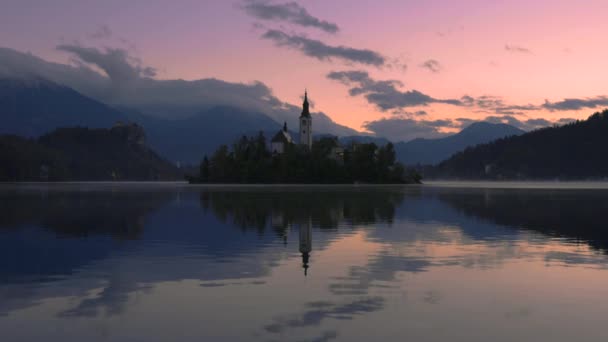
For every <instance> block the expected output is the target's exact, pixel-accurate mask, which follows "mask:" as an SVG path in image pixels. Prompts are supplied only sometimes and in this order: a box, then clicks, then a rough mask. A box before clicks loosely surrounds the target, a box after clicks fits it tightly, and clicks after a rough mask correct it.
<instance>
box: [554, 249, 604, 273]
mask: <svg viewBox="0 0 608 342" xmlns="http://www.w3.org/2000/svg"><path fill="white" fill-rule="evenodd" d="M545 261H546V262H547V263H551V262H559V263H561V264H563V265H564V266H582V265H586V266H594V267H597V268H601V269H606V268H608V266H607V265H606V258H603V257H602V256H601V255H585V254H581V253H575V252H565V251H548V252H546V254H545Z"/></svg>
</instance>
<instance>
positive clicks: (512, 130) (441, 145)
mask: <svg viewBox="0 0 608 342" xmlns="http://www.w3.org/2000/svg"><path fill="white" fill-rule="evenodd" d="M523 133H525V132H524V131H522V130H520V129H519V128H516V127H513V126H510V125H507V124H494V123H489V122H476V123H473V124H471V125H469V126H468V127H466V128H464V129H463V130H462V131H460V132H459V133H457V134H454V135H451V136H448V137H445V138H439V139H414V140H412V141H409V142H399V143H396V144H395V151H396V152H397V159H398V160H399V161H401V162H402V163H404V164H406V165H415V164H423V165H429V164H437V163H439V162H441V161H442V160H445V159H447V158H449V157H450V156H452V155H453V154H454V153H456V152H460V151H463V150H464V149H466V148H467V147H470V146H475V145H478V144H483V143H487V142H490V141H493V140H496V139H500V138H504V137H508V136H513V135H520V134H523Z"/></svg>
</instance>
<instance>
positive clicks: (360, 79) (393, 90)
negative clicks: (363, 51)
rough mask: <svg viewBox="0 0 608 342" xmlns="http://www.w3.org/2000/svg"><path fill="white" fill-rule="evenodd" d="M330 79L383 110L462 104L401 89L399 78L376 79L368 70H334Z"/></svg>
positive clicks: (453, 100) (353, 94) (457, 101)
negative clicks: (434, 104)
mask: <svg viewBox="0 0 608 342" xmlns="http://www.w3.org/2000/svg"><path fill="white" fill-rule="evenodd" d="M327 78H328V79H330V80H335V81H339V82H341V83H343V84H345V85H347V86H350V87H351V89H350V90H349V94H350V96H358V95H364V96H365V98H366V99H367V101H368V102H369V103H371V104H374V105H375V106H376V107H378V108H379V109H380V110H382V111H387V110H394V109H402V108H406V107H416V106H427V105H429V104H431V103H446V104H451V105H455V106H460V105H462V102H461V100H457V99H446V100H442V99H436V98H433V97H431V96H429V95H426V94H423V93H421V92H420V91H417V90H408V91H400V90H398V89H397V88H398V87H402V86H403V83H401V82H400V81H397V80H387V81H376V80H374V79H372V78H371V77H370V76H369V74H368V73H367V72H366V71H358V70H355V71H333V72H330V73H329V74H327Z"/></svg>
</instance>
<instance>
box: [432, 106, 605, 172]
mask: <svg viewBox="0 0 608 342" xmlns="http://www.w3.org/2000/svg"><path fill="white" fill-rule="evenodd" d="M605 146H608V110H605V111H603V112H601V113H595V114H593V115H592V116H590V117H589V118H588V119H587V120H584V121H577V122H574V123H571V124H567V125H564V126H554V127H549V128H543V129H539V130H536V131H533V132H530V133H526V134H523V135H520V136H514V137H508V138H503V139H499V140H496V141H494V142H491V143H488V144H483V145H479V146H476V147H474V148H469V149H466V150H465V151H463V152H461V153H458V154H456V155H454V156H453V157H451V158H450V159H448V160H446V161H444V162H442V163H441V164H439V165H438V167H437V168H435V169H434V170H430V172H428V173H427V174H426V176H431V177H435V178H438V177H439V178H462V179H600V178H601V179H604V178H606V177H607V176H608V160H607V159H606V157H605Z"/></svg>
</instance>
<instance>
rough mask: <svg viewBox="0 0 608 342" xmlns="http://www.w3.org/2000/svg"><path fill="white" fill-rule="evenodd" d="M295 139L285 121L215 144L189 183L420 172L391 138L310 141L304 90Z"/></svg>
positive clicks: (412, 176)
mask: <svg viewBox="0 0 608 342" xmlns="http://www.w3.org/2000/svg"><path fill="white" fill-rule="evenodd" d="M299 122H300V130H299V141H298V143H296V142H295V141H294V139H293V138H292V137H291V134H290V133H289V130H288V128H287V123H285V124H284V126H283V129H281V130H280V131H279V132H277V133H276V134H275V136H274V137H273V138H272V139H271V141H270V144H268V142H267V139H266V137H265V136H264V133H263V132H260V133H259V134H258V135H257V136H255V137H247V136H243V137H242V138H241V139H239V140H238V141H236V142H235V143H234V144H233V145H232V146H231V147H229V146H227V145H222V146H220V147H219V148H218V149H217V150H216V151H215V152H214V153H213V155H212V156H211V158H208V157H207V156H205V157H204V158H203V160H202V162H201V164H200V167H199V174H198V175H197V176H188V177H187V180H188V181H189V182H190V183H193V184H197V183H221V184H225V183H238V184H247V183H251V184H288V183H289V184H355V183H368V184H419V183H420V182H421V179H422V177H421V176H420V175H419V174H418V173H417V172H416V171H414V170H410V169H407V168H406V167H405V166H404V165H402V164H401V163H399V162H397V161H396V157H395V149H394V146H393V144H391V143H388V144H387V145H385V146H380V147H379V146H377V145H376V144H374V143H365V144H361V143H356V142H351V143H350V144H348V146H341V145H340V143H339V140H338V138H336V137H322V138H320V139H317V140H315V141H313V131H312V117H311V115H310V111H309V103H308V94H307V93H306V92H305V94H304V103H303V109H302V114H301V115H300V118H299Z"/></svg>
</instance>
